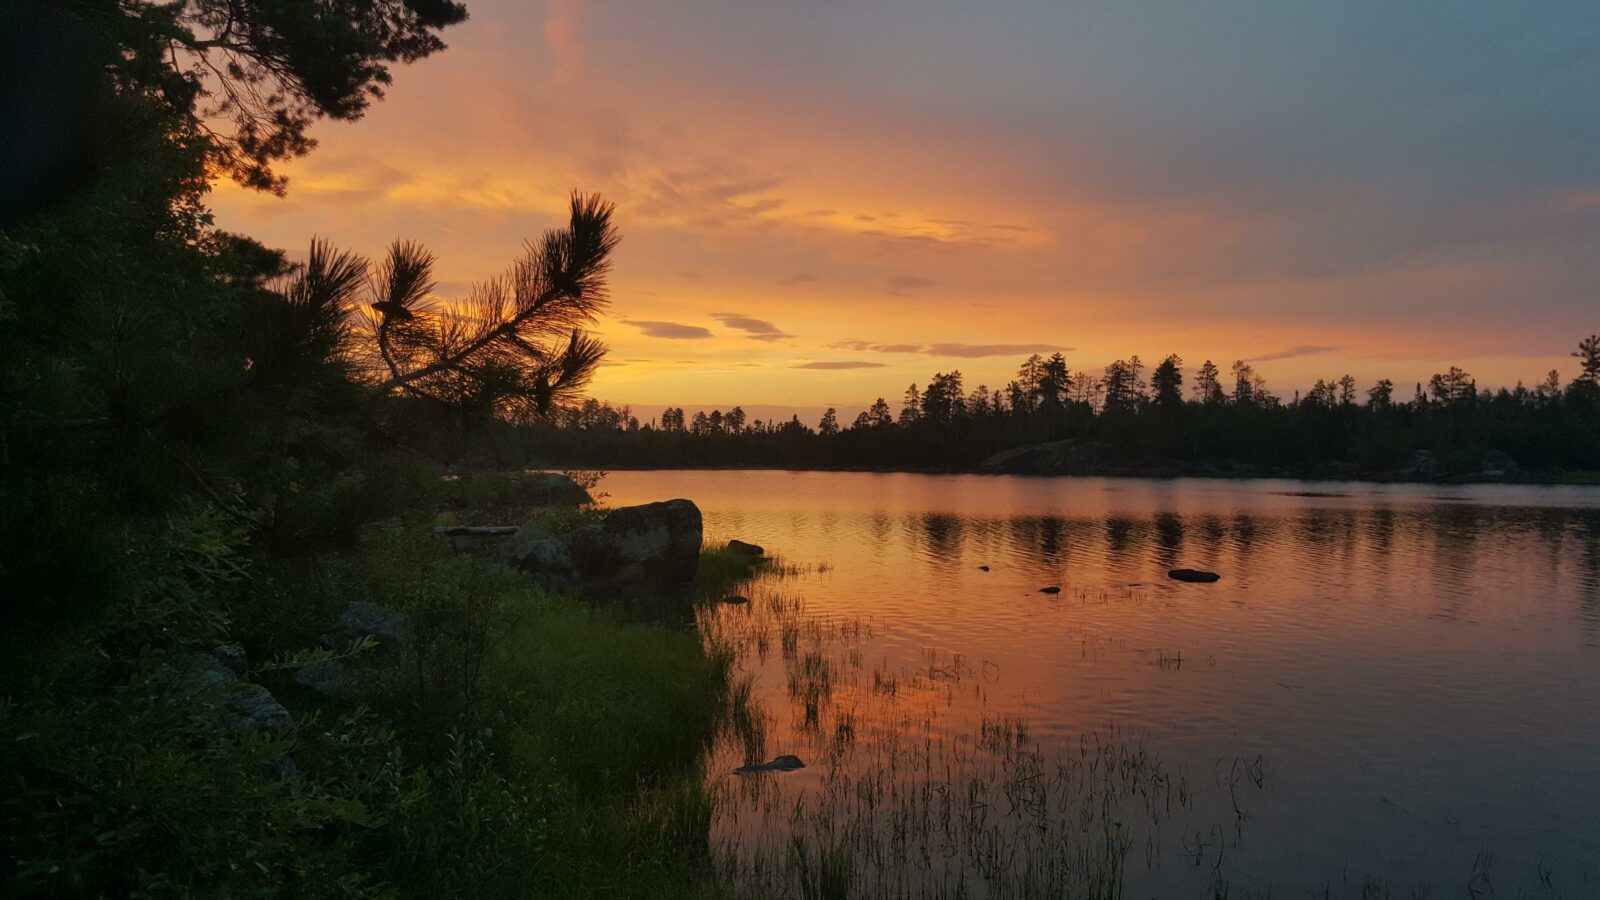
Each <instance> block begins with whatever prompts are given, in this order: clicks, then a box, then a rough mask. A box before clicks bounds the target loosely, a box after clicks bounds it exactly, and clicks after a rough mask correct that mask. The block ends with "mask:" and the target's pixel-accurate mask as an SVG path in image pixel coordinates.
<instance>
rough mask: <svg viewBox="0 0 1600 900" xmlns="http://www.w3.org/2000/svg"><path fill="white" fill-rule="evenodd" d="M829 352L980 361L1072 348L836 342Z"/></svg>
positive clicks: (1026, 345)
mask: <svg viewBox="0 0 1600 900" xmlns="http://www.w3.org/2000/svg"><path fill="white" fill-rule="evenodd" d="M828 348H829V349H830V350H859V351H871V352H873V353H923V354H926V355H928V356H956V357H960V358H962V359H981V358H983V357H986V356H1023V355H1026V354H1029V353H1065V352H1068V351H1070V350H1072V349H1073V348H1071V347H1059V346H1056V345H1055V344H875V343H873V342H871V341H861V340H848V341H835V342H834V343H832V344H829V345H828Z"/></svg>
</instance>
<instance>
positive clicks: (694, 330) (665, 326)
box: [622, 319, 711, 340]
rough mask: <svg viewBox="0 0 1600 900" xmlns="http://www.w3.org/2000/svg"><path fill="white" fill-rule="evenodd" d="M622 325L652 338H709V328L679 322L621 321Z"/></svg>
mask: <svg viewBox="0 0 1600 900" xmlns="http://www.w3.org/2000/svg"><path fill="white" fill-rule="evenodd" d="M622 324H624V325H632V326H633V327H635V328H637V329H639V330H640V331H642V332H644V333H645V334H646V335H647V336H649V337H653V338H668V339H671V340H700V339H702V338H708V337H711V330H710V329H709V328H701V327H700V326H699V325H684V324H682V323H679V322H650V321H645V320H642V319H623V320H622Z"/></svg>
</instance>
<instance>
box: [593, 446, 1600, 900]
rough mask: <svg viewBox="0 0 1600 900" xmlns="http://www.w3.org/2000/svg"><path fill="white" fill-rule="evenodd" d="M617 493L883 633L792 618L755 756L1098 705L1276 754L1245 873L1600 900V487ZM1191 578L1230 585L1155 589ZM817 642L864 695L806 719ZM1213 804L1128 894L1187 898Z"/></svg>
mask: <svg viewBox="0 0 1600 900" xmlns="http://www.w3.org/2000/svg"><path fill="white" fill-rule="evenodd" d="M606 488H607V490H609V491H610V492H611V494H612V495H613V498H614V500H615V502H619V503H630V502H642V501H645V500H652V499H661V498H665V497H669V496H684V497H690V498H692V499H694V500H695V501H696V502H697V503H698V504H699V505H700V506H701V508H702V509H703V510H704V511H705V514H706V523H707V531H708V537H710V538H712V539H719V538H720V539H726V538H730V537H739V538H743V539H746V540H753V541H755V542H756V543H760V544H762V545H764V546H766V547H768V548H771V549H773V550H775V551H776V552H777V553H779V554H781V555H782V556H783V557H784V558H785V560H787V561H789V562H791V563H796V564H799V565H801V566H802V568H803V567H804V566H805V565H807V564H821V563H826V564H827V573H826V575H820V574H818V575H807V576H801V577H798V578H795V579H790V580H788V581H785V582H783V583H782V584H772V585H768V586H767V587H766V590H768V592H769V593H770V594H771V595H773V596H779V595H781V596H783V597H792V598H795V599H796V600H797V601H799V600H803V603H804V607H805V611H806V614H807V616H810V617H812V618H813V619H815V620H817V621H827V622H833V623H835V624H837V623H847V622H852V621H864V622H867V623H868V624H869V625H870V628H869V629H868V630H867V631H865V632H862V633H860V634H858V635H857V637H856V638H855V639H854V642H853V643H851V644H850V646H849V648H848V652H839V653H838V654H836V655H834V656H829V655H828V654H829V653H831V652H833V650H830V649H829V648H833V647H834V646H835V645H834V644H833V643H829V641H831V640H832V638H827V639H824V637H823V636H822V633H821V632H820V631H819V632H818V633H817V640H816V641H815V642H814V643H808V642H807V641H808V640H809V639H808V638H806V637H805V635H804V634H796V635H795V636H793V638H792V641H793V646H794V654H793V659H792V660H790V661H789V662H788V664H787V665H788V667H789V668H786V667H785V666H786V664H785V660H784V659H783V658H782V656H783V654H781V653H777V652H774V654H773V655H772V656H770V657H768V658H766V660H765V662H764V663H762V664H761V665H759V666H758V667H757V671H756V673H755V674H756V691H757V693H758V695H760V696H763V697H767V698H769V700H770V702H772V703H775V704H778V705H777V706H776V707H775V709H774V712H775V721H774V723H773V725H772V727H771V730H770V732H769V733H768V734H767V736H766V738H767V741H768V746H769V747H771V748H772V750H773V752H788V751H789V750H790V749H794V748H800V749H804V750H806V751H807V752H817V753H822V752H825V750H826V748H827V747H828V746H830V744H829V742H833V741H837V740H840V739H841V738H840V737H839V735H840V734H841V733H843V732H841V729H846V726H848V728H847V729H846V730H847V731H848V733H849V734H853V735H858V736H859V735H864V734H866V733H868V730H869V729H870V728H871V727H872V726H874V725H885V726H889V725H894V723H898V722H901V721H902V720H904V721H915V722H919V723H922V725H919V726H918V727H927V728H932V729H935V730H937V731H938V732H939V733H941V734H963V733H966V732H968V731H971V732H974V733H978V732H981V730H982V729H983V728H984V727H987V723H993V722H995V721H998V720H1001V719H1006V718H1007V717H1015V718H1017V719H1018V720H1026V723H1027V727H1028V736H1029V740H1030V742H1031V743H1032V744H1037V745H1038V746H1039V747H1042V748H1049V747H1068V746H1075V743H1074V742H1077V741H1080V740H1081V739H1083V736H1084V735H1086V734H1088V733H1091V732H1095V731H1097V730H1098V729H1103V728H1105V727H1106V726H1107V725H1109V724H1114V725H1116V726H1117V727H1119V728H1126V729H1136V730H1138V732H1139V733H1140V734H1143V735H1145V736H1146V740H1147V742H1148V745H1149V746H1150V747H1151V748H1152V749H1153V751H1155V752H1158V753H1159V754H1160V756H1161V758H1162V759H1163V760H1165V761H1166V762H1167V763H1168V764H1169V765H1170V766H1172V767H1174V768H1177V769H1181V770H1183V771H1185V772H1187V773H1188V774H1189V777H1190V778H1191V779H1193V780H1194V781H1195V782H1196V783H1214V782H1216V779H1213V778H1212V773H1213V771H1214V769H1215V767H1216V765H1217V763H1218V761H1219V760H1235V759H1240V758H1243V759H1254V758H1255V757H1256V756H1258V755H1259V756H1260V757H1262V758H1263V759H1264V760H1265V761H1266V762H1267V764H1269V766H1270V769H1271V771H1272V772H1273V773H1275V775H1274V778H1273V779H1272V782H1271V785H1270V790H1262V791H1257V792H1254V793H1252V795H1251V799H1250V802H1249V808H1248V810H1247V812H1248V816H1249V818H1248V820H1247V822H1246V824H1245V826H1244V827H1243V829H1242V830H1241V831H1240V833H1239V834H1238V835H1233V836H1230V838H1229V839H1228V842H1227V843H1226V845H1225V849H1226V857H1227V859H1228V865H1229V871H1230V874H1231V876H1232V877H1233V879H1234V883H1235V884H1237V885H1239V886H1240V887H1241V889H1243V888H1244V887H1255V888H1276V889H1280V891H1281V893H1282V894H1283V895H1285V896H1297V895H1298V894H1297V893H1295V892H1296V891H1300V890H1311V891H1316V892H1317V895H1318V896H1320V895H1321V893H1320V889H1321V888H1322V887H1323V886H1325V885H1327V884H1333V885H1340V884H1342V883H1343V882H1342V879H1344V878H1345V877H1347V873H1354V874H1355V877H1357V878H1359V874H1361V873H1368V872H1370V873H1372V874H1374V875H1376V876H1378V877H1382V878H1386V879H1388V880H1389V881H1390V882H1391V884H1392V885H1393V886H1394V891H1395V895H1396V896H1406V892H1405V891H1406V889H1405V888H1404V887H1403V886H1404V885H1421V886H1423V887H1431V888H1432V889H1433V891H1434V895H1444V894H1445V892H1446V891H1456V892H1458V891H1459V888H1460V886H1461V885H1463V884H1465V883H1466V881H1467V879H1468V878H1469V877H1470V876H1471V874H1472V873H1471V866H1472V860H1473V858H1474V856H1475V854H1477V853H1478V852H1479V851H1480V850H1486V851H1488V852H1489V853H1490V854H1492V856H1493V858H1494V860H1495V865H1496V867H1497V869H1496V871H1495V872H1494V873H1493V877H1494V883H1495V884H1496V886H1497V887H1498V888H1500V889H1501V890H1502V891H1509V892H1510V893H1512V894H1514V893H1515V892H1516V891H1517V890H1518V889H1521V888H1524V887H1525V888H1526V890H1527V891H1528V892H1530V893H1532V895H1533V896H1539V894H1538V893H1537V892H1536V891H1537V890H1538V889H1539V886H1540V884H1541V883H1542V882H1541V876H1540V872H1541V871H1542V870H1541V869H1540V866H1544V867H1546V868H1547V869H1553V870H1554V871H1555V872H1556V873H1557V874H1556V875H1555V876H1554V882H1555V883H1556V884H1558V885H1559V884H1563V883H1564V884H1565V885H1567V887H1566V888H1565V890H1566V891H1567V893H1568V895H1570V896H1584V895H1589V894H1594V895H1597V896H1600V887H1597V886H1600V870H1597V869H1596V868H1595V866H1596V861H1597V860H1600V820H1596V819H1595V818H1594V816H1593V810H1594V809H1595V808H1600V777H1597V776H1596V775H1595V771H1594V760H1595V759H1597V758H1600V718H1597V717H1595V716H1594V715H1593V709H1594V707H1595V704H1596V702H1597V701H1600V647H1597V644H1600V641H1597V638H1600V491H1596V490H1593V489H1577V488H1572V489H1550V488H1525V487H1474V488H1461V489H1453V488H1446V489H1441V488H1438V487H1426V488H1419V487H1407V486H1360V485H1356V486H1351V485H1341V486H1337V487H1329V486H1318V485H1295V484H1288V483H1270V482H1263V483H1241V482H1226V483H1224V482H1204V481H1184V482H1146V481H1136V480H1127V481H1116V482H1108V481H1099V480H1093V479H1082V480H1067V479H1062V480H1049V479H1014V478H978V477H965V476H909V475H864V474H806V473H773V472H714V473H707V472H659V473H615V474H613V475H612V476H611V477H610V479H609V480H608V482H607V484H606ZM979 566H988V567H989V570H988V571H982V570H980V569H979ZM1178 566H1189V567H1195V568H1204V569H1210V570H1213V571H1217V572H1219V573H1221V574H1222V576H1223V580H1222V581H1221V582H1220V583H1218V584H1216V585H1184V584H1179V583H1177V582H1173V581H1170V580H1169V579H1167V578H1166V570H1167V569H1169V568H1174V567H1178ZM1053 584H1059V585H1061V586H1062V587H1063V591H1062V592H1061V593H1060V594H1059V595H1041V594H1040V593H1039V592H1038V589H1039V588H1040V587H1042V586H1045V585H1053ZM930 588H935V589H930ZM744 614H745V613H738V612H729V613H728V615H744ZM781 637H782V638H783V641H790V640H791V637H790V636H788V635H782V636H781ZM773 641H774V644H775V645H776V644H778V643H779V636H777V635H775V636H774V637H773ZM809 652H815V653H818V654H821V657H819V661H813V662H810V663H806V665H810V666H812V667H814V668H816V671H815V672H813V673H812V676H811V677H813V678H815V677H820V676H818V675H817V673H818V672H826V673H827V675H828V676H829V677H830V678H833V679H834V682H835V684H836V685H849V684H852V683H855V682H854V681H852V678H859V682H860V685H861V686H860V687H859V688H840V689H839V690H837V691H835V693H834V695H833V696H832V698H831V699H829V700H827V701H826V704H828V705H825V706H821V707H818V708H816V709H807V708H806V705H805V702H802V701H796V700H794V699H793V698H794V697H801V698H805V697H807V696H810V695H808V694H807V693H806V685H807V684H808V683H809V682H807V681H806V680H805V678H803V677H802V678H800V679H799V681H797V682H796V684H797V687H796V688H794V690H793V693H791V689H790V685H789V682H790V680H791V676H792V675H793V673H792V672H791V671H790V669H793V668H794V667H795V666H798V665H800V663H801V662H802V661H803V660H805V658H806V656H807V653H809ZM963 666H965V667H967V668H966V669H963ZM818 667H820V668H818ZM829 667H832V668H829ZM967 670H971V671H974V672H981V673H983V677H965V676H963V675H962V673H963V672H964V671H967ZM852 672H855V673H857V675H856V676H852V675H851V674H850V673H852ZM939 673H944V675H942V676H941V675H939ZM951 673H954V675H951ZM801 674H802V675H803V674H804V673H801ZM890 683H893V684H895V685H896V688H895V689H894V690H893V691H889V690H886V689H884V688H883V687H882V686H883V685H885V684H890ZM797 702H798V703H799V704H800V705H799V706H793V705H792V704H793V703H797ZM811 702H813V703H814V704H815V703H821V702H823V701H820V700H816V699H815V698H813V700H812V701H811ZM785 710H787V711H786V712H785ZM895 727H899V726H895ZM862 740H864V738H863V739H862ZM1228 769H1229V767H1228V766H1224V767H1223V770H1224V775H1226V772H1227V770H1228ZM858 774H859V773H858ZM786 778H787V779H788V780H786V781H784V782H783V783H782V784H783V785H787V786H789V787H787V788H784V789H792V790H806V789H810V788H815V787H817V786H818V785H820V783H821V782H820V781H819V779H820V778H821V775H820V774H818V772H816V771H807V772H803V773H797V774H796V775H795V776H786ZM1223 782H1224V786H1226V785H1225V782H1226V779H1225V778H1224V779H1223ZM1213 786H1215V785H1214V784H1213ZM1203 793H1204V792H1203V791H1201V790H1200V789H1199V788H1196V790H1195V795H1196V796H1202V795H1203ZM1221 797H1222V799H1220V800H1218V801H1217V803H1216V804H1215V805H1214V806H1207V805H1206V803H1205V802H1204V801H1203V800H1197V801H1196V804H1195V807H1194V808H1193V809H1191V810H1189V811H1188V812H1187V813H1185V815H1189V816H1191V818H1192V821H1190V820H1189V819H1182V817H1180V819H1182V820H1181V821H1180V820H1179V819H1175V820H1173V822H1171V823H1169V824H1168V825H1167V826H1166V827H1165V843H1166V845H1167V846H1168V848H1169V849H1168V850H1166V851H1164V852H1163V853H1155V852H1154V851H1151V852H1150V853H1149V856H1150V859H1149V860H1146V861H1145V862H1144V863H1142V864H1141V865H1143V866H1144V868H1143V869H1141V870H1140V871H1138V872H1134V873H1130V879H1131V881H1130V884H1131V885H1134V886H1136V887H1137V888H1139V889H1140V890H1142V891H1143V893H1142V894H1130V896H1135V895H1138V896H1152V895H1153V896H1174V895H1176V894H1174V893H1173V891H1174V890H1176V889H1177V887H1183V888H1184V889H1187V887H1188V886H1189V884H1190V882H1187V881H1185V880H1184V878H1185V877H1188V876H1187V875H1185V874H1184V873H1189V875H1192V874H1193V873H1192V869H1193V867H1192V866H1190V867H1188V868H1187V869H1185V868H1184V867H1182V866H1180V865H1178V862H1177V861H1178V859H1179V858H1181V857H1182V853H1181V852H1180V851H1174V850H1171V849H1170V848H1171V847H1174V846H1181V845H1183V844H1184V843H1185V841H1188V842H1189V843H1191V844H1206V845H1208V846H1209V845H1210V844H1212V843H1214V841H1213V840H1212V839H1211V838H1207V837H1205V836H1204V835H1201V836H1200V837H1199V838H1196V837H1195V835H1193V834H1188V835H1187V836H1184V835H1185V832H1184V831H1183V828H1186V827H1190V826H1193V827H1195V828H1200V829H1204V828H1206V827H1209V824H1210V823H1209V822H1207V821H1205V820H1206V818H1207V817H1208V816H1210V817H1212V818H1213V819H1215V820H1219V821H1222V822H1223V823H1225V824H1226V825H1227V826H1228V827H1229V828H1230V829H1231V828H1232V827H1233V826H1234V825H1235V824H1236V823H1235V822H1234V818H1233V817H1234V816H1235V810H1234V809H1233V808H1232V806H1231V803H1232V798H1231V797H1230V796H1228V795H1227V792H1226V791H1224V793H1223V794H1222V795H1221ZM1180 836H1182V837H1181V839H1180ZM1207 852H1221V851H1220V850H1217V851H1207ZM1210 858H1211V857H1207V859H1210ZM1584 879H1587V881H1585V880H1584ZM1182 895H1183V896H1194V895H1193V894H1182ZM1338 895H1339V894H1338V893H1337V891H1335V893H1334V896H1338Z"/></svg>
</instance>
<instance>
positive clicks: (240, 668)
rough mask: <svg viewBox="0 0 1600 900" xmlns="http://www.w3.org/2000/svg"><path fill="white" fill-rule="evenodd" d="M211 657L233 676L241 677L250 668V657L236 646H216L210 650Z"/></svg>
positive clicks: (241, 648)
mask: <svg viewBox="0 0 1600 900" xmlns="http://www.w3.org/2000/svg"><path fill="white" fill-rule="evenodd" d="M211 655H212V656H214V657H216V660H217V662H220V663H222V664H223V665H225V666H227V667H228V670H229V671H231V672H233V674H235V675H243V674H244V673H245V671H246V670H247V669H249V668H250V657H249V656H247V655H245V652H244V648H243V647H241V646H239V645H238V644H218V645H217V646H215V647H212V648H211Z"/></svg>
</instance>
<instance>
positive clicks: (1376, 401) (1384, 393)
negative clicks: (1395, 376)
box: [1367, 378, 1394, 411]
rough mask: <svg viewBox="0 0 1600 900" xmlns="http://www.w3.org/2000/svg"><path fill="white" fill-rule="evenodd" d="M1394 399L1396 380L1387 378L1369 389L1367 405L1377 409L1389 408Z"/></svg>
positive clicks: (1381, 379)
mask: <svg viewBox="0 0 1600 900" xmlns="http://www.w3.org/2000/svg"><path fill="white" fill-rule="evenodd" d="M1393 401H1394V382H1392V381H1390V380H1389V379H1387V378H1380V379H1378V383H1377V384H1374V385H1373V386H1372V387H1370V388H1368V389H1367V405H1368V406H1370V407H1372V408H1373V409H1375V410H1380V411H1382V410H1387V409H1388V408H1389V407H1390V405H1391V404H1392V403H1393Z"/></svg>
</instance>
